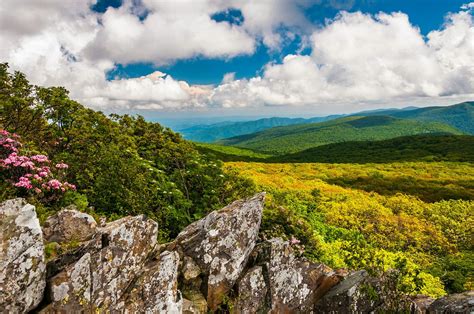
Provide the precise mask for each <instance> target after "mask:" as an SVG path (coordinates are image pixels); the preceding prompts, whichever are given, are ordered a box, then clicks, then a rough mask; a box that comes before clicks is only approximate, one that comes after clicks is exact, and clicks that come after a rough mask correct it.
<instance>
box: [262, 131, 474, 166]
mask: <svg viewBox="0 0 474 314" xmlns="http://www.w3.org/2000/svg"><path fill="white" fill-rule="evenodd" d="M267 161H271V162H328V163H371V162H377V163H386V162H396V161H468V162H474V136H471V135H412V136H403V137H397V138H393V139H388V140H383V141H352V142H344V143H335V144H328V145H323V146H318V147H314V148H310V149H307V150H303V151H301V152H297V153H294V154H288V155H283V156H276V157H274V158H269V159H268V160H267Z"/></svg>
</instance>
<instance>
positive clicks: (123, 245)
mask: <svg viewBox="0 0 474 314" xmlns="http://www.w3.org/2000/svg"><path fill="white" fill-rule="evenodd" d="M99 232H100V235H101V242H102V243H101V245H102V248H101V249H100V250H99V251H98V252H96V253H92V254H90V253H86V254H84V255H83V256H82V257H81V259H80V260H79V261H77V262H76V263H74V264H72V265H70V266H68V267H67V268H66V269H65V270H64V271H62V272H60V273H59V274H57V275H55V276H54V277H53V278H51V279H50V280H49V285H48V287H49V289H48V294H49V298H50V299H51V301H52V303H51V304H50V305H49V306H48V308H46V309H45V312H49V311H52V312H54V311H66V312H69V311H76V310H77V309H78V308H81V307H82V308H90V309H108V308H110V307H111V306H112V305H116V304H117V303H119V300H120V298H121V297H122V296H123V295H124V294H125V292H126V290H127V288H128V287H129V285H130V284H131V283H132V281H133V280H134V279H135V277H136V276H137V275H138V274H139V273H140V272H141V271H142V267H143V265H144V263H145V261H146V259H147V257H148V255H149V254H150V253H151V252H152V250H153V249H154V247H155V245H156V238H157V232H158V226H157V224H156V222H154V221H152V220H150V219H147V218H145V217H144V216H136V217H125V218H122V219H119V220H116V221H114V222H112V223H110V224H107V225H106V226H105V227H104V228H101V229H100V231H99Z"/></svg>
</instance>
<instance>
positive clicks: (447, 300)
mask: <svg viewBox="0 0 474 314" xmlns="http://www.w3.org/2000/svg"><path fill="white" fill-rule="evenodd" d="M427 312H428V313H430V314H445V313H446V314H447V313H466V314H471V313H474V290H471V291H467V292H464V293H457V294H451V295H448V296H445V297H442V298H439V299H437V300H436V301H434V302H433V303H431V305H430V306H429V307H428V311H427Z"/></svg>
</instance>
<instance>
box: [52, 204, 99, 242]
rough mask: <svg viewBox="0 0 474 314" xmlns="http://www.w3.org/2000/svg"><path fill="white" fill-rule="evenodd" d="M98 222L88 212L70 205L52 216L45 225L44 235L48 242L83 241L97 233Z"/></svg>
mask: <svg viewBox="0 0 474 314" xmlns="http://www.w3.org/2000/svg"><path fill="white" fill-rule="evenodd" d="M96 229H97V223H96V221H95V220H94V218H93V217H92V216H90V215H88V214H85V213H82V212H80V211H77V210H76V209H75V207H74V206H69V207H67V208H66V209H63V210H61V211H60V212H58V213H57V214H55V215H52V216H50V217H49V218H48V219H47V220H46V222H45V223H44V226H43V237H44V240H45V241H47V242H59V243H61V242H70V241H78V242H83V241H87V240H90V239H91V238H92V236H93V235H94V234H95V233H96V231H97V230H96Z"/></svg>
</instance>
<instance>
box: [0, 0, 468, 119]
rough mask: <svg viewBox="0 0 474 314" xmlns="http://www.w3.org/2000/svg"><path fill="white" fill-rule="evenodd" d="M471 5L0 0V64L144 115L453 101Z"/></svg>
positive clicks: (91, 103) (297, 112) (345, 109)
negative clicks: (6, 63) (0, 44)
mask: <svg viewBox="0 0 474 314" xmlns="http://www.w3.org/2000/svg"><path fill="white" fill-rule="evenodd" d="M473 11H474V2H470V1H469V0H465V1H458V0H431V1H427V0H422V1H420V0H418V1H417V0H411V1H409V0H398V1H396V0H361V1H358V0H258V1H257V0H255V1H250V0H220V1H214V0H75V1H72V2H69V1H64V0H49V1H47V2H42V1H37V0H23V1H17V0H2V1H0V42H1V43H2V46H1V47H0V60H1V61H2V62H8V63H9V64H10V67H11V69H12V70H20V71H22V72H24V73H25V74H26V75H27V76H28V78H29V79H30V80H31V82H32V83H34V84H39V85H46V86H51V85H61V86H65V87H66V88H67V89H68V90H69V91H70V95H71V97H72V98H74V99H76V100H78V101H79V102H81V103H82V104H84V105H85V106H88V107H91V108H94V109H97V110H102V111H105V112H118V113H136V112H139V113H141V114H143V115H145V116H147V117H149V118H150V119H151V118H153V119H155V118H163V117H165V118H168V117H170V118H178V119H183V120H185V119H187V118H190V117H193V118H196V117H199V118H203V119H206V117H218V118H219V119H226V117H233V118H235V117H245V116H252V117H254V116H322V115H328V114H338V113H349V112H357V111H362V110H368V109H376V108H394V107H406V106H413V105H414V106H430V105H450V104H454V103H458V102H462V101H466V100H472V99H474V20H473V13H474V12H473ZM31 12H35V14H30V13H31Z"/></svg>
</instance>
